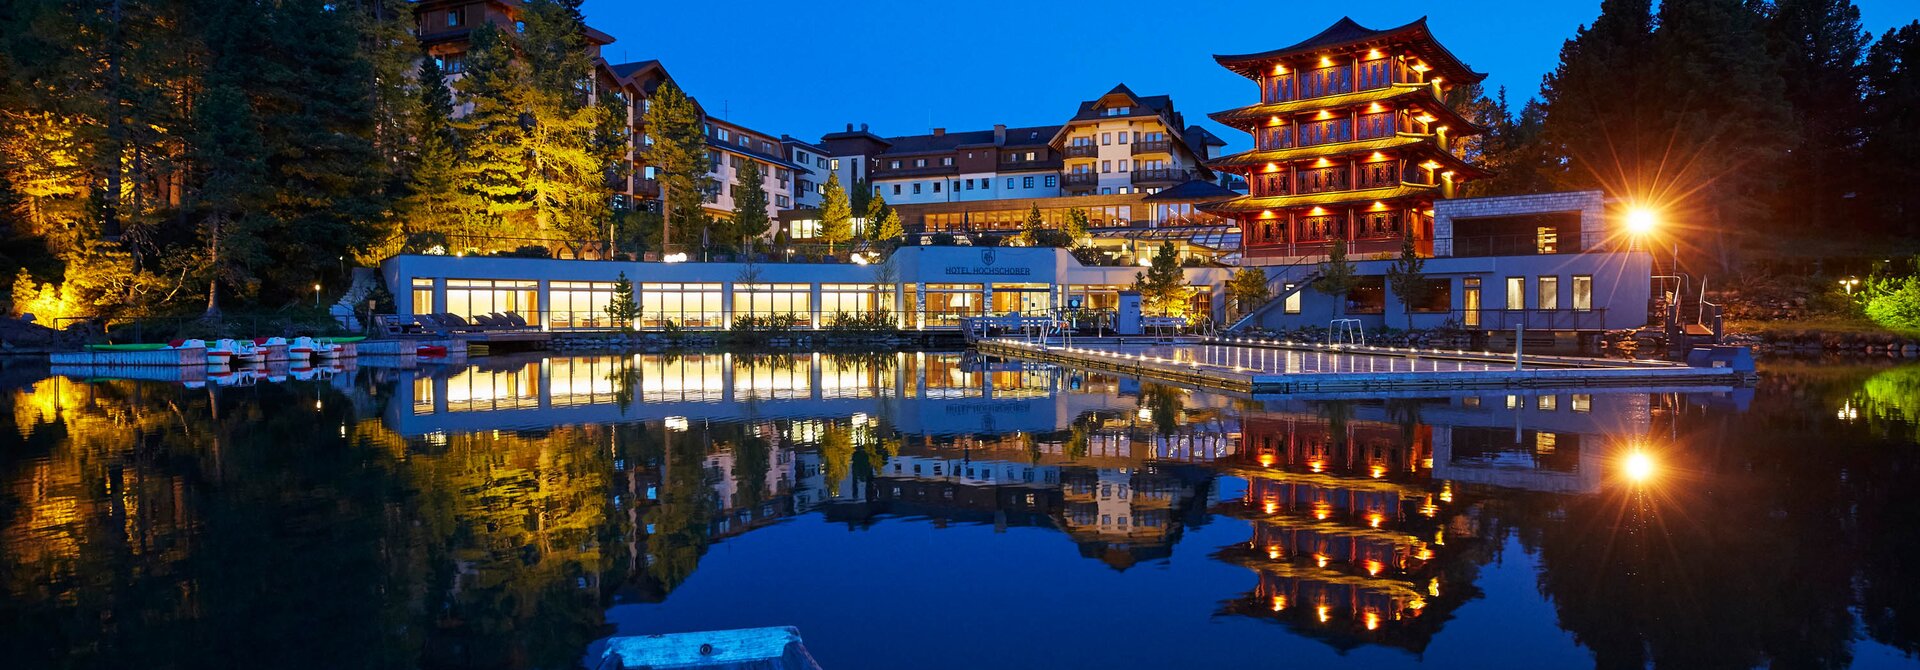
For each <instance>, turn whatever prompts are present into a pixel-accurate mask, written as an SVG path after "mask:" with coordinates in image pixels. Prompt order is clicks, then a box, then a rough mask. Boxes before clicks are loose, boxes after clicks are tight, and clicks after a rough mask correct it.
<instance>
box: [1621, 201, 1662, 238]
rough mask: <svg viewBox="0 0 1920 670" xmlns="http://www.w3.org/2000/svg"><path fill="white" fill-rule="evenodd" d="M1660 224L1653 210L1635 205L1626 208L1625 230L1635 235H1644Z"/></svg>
mask: <svg viewBox="0 0 1920 670" xmlns="http://www.w3.org/2000/svg"><path fill="white" fill-rule="evenodd" d="M1659 225H1660V217H1659V215H1658V214H1655V213H1654V211H1653V210H1651V209H1648V208H1646V207H1640V206H1635V207H1634V208H1632V209H1629V210H1627V232H1629V233H1632V234H1634V235H1635V236H1639V235H1646V234H1647V233H1651V232H1653V229H1654V228H1656V227H1658V226H1659Z"/></svg>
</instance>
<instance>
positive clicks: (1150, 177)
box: [1133, 168, 1193, 184]
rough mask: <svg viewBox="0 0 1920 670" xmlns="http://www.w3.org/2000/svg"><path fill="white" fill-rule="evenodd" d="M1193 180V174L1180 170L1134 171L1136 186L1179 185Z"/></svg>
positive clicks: (1154, 169) (1155, 169)
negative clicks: (1165, 183) (1168, 183)
mask: <svg viewBox="0 0 1920 670" xmlns="http://www.w3.org/2000/svg"><path fill="white" fill-rule="evenodd" d="M1191 178H1193V172H1191V171H1189V170H1181V169H1178V168H1153V169H1147V170H1134V171H1133V183H1135V184H1152V183H1164V182H1172V183H1178V182H1183V181H1186V180H1188V179H1191Z"/></svg>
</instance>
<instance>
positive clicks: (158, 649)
mask: <svg viewBox="0 0 1920 670" xmlns="http://www.w3.org/2000/svg"><path fill="white" fill-rule="evenodd" d="M325 393H326V392H325V391H323V390H321V389H315V388H308V387H291V388H274V389H263V390H259V391H254V390H245V391H241V390H232V391H219V392H210V391H206V390H199V391H187V390H181V389H175V388H170V387H167V386H163V385H144V384H135V383H125V382H113V383H102V384H75V383H71V382H67V381H65V380H59V379H53V380H46V381H43V382H40V383H39V384H38V385H36V386H35V387H34V388H32V389H30V390H26V391H22V392H19V393H12V394H8V395H9V397H6V398H3V399H0V403H5V404H8V405H11V407H10V408H9V409H10V410H11V411H10V413H11V414H12V415H13V416H14V417H15V419H16V425H17V427H18V428H19V429H20V430H21V431H22V433H21V434H23V435H25V436H27V439H26V441H25V445H24V446H26V447H28V448H30V449H32V450H33V451H32V453H31V454H30V455H29V454H18V453H14V454H12V456H10V457H14V456H21V457H24V458H21V459H19V460H10V461H7V462H5V463H4V471H3V474H4V481H5V483H6V484H5V497H6V500H5V501H4V502H0V509H5V510H11V511H10V512H7V513H5V518H4V519H3V520H0V524H3V525H0V544H4V545H5V546H6V547H7V550H6V551H5V552H4V553H0V588H4V589H5V591H4V595H3V596H0V620H5V621H7V622H8V625H7V627H6V629H5V631H4V632H0V654H4V657H5V658H6V659H7V661H8V663H9V664H14V665H22V666H24V667H178V666H179V665H180V661H181V659H193V660H192V661H191V663H189V664H191V665H204V666H208V667H219V666H224V667H239V666H258V667H268V666H272V667H370V666H390V665H404V664H408V663H410V662H412V661H413V660H414V659H416V658H417V657H418V653H419V650H420V644H421V635H422V632H423V631H426V630H430V629H431V627H430V626H426V625H424V623H425V622H424V621H423V620H422V619H423V618H424V616H425V615H426V612H427V610H426V608H425V607H423V606H422V603H420V602H419V601H418V600H416V599H414V598H412V597H410V596H412V595H414V594H418V593H420V592H421V590H422V587H423V586H424V585H425V584H427V583H429V582H430V580H429V579H428V566H427V565H425V564H424V563H423V562H421V561H419V560H417V559H418V558H419V556H418V554H416V553H414V552H411V551H410V550H408V548H407V545H408V544H409V543H411V539H410V537H409V536H408V535H407V533H406V531H405V529H406V526H405V525H400V524H396V523H393V522H399V521H401V520H402V519H406V518H407V517H409V516H410V515H408V514H406V513H405V512H403V511H399V510H394V509H393V508H392V507H391V505H392V503H393V502H394V494H395V492H396V491H400V490H403V489H404V488H405V481H404V477H403V476H402V475H403V473H402V472H401V471H400V469H399V468H398V467H396V464H395V463H392V462H391V461H389V460H388V459H386V457H385V454H383V453H382V452H380V451H378V450H372V449H356V448H351V446H352V445H351V443H350V440H349V439H348V438H344V437H334V436H333V435H329V434H327V431H331V430H333V427H334V426H336V425H347V424H348V423H349V421H350V418H349V417H347V416H346V415H345V410H347V409H349V407H350V405H349V403H347V402H345V401H344V400H340V399H339V398H338V397H337V396H334V397H332V398H331V399H329V400H326V401H324V402H323V403H322V406H323V407H324V409H315V402H316V400H321V399H323V398H327V397H328V396H327V395H325ZM336 401H337V402H336ZM266 404H271V405H273V406H274V409H275V411H264V410H263V406H264V405H266ZM216 406H217V407H218V411H216ZM216 417H217V418H216ZM316 426H318V427H321V428H323V430H322V431H321V432H319V433H318V434H316V431H315V428H316ZM8 451H9V452H11V451H12V450H11V449H9V450H8ZM390 512H398V513H397V514H393V517H390V516H389V514H390ZM288 649H300V650H302V652H301V653H299V654H288V653H287V650H288Z"/></svg>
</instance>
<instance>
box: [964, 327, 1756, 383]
mask: <svg viewBox="0 0 1920 670" xmlns="http://www.w3.org/2000/svg"><path fill="white" fill-rule="evenodd" d="M1229 344H1230V346H1247V345H1240V344H1231V343H1229ZM1263 346H1268V347H1271V348H1276V349H1287V350H1294V351H1307V352H1322V353H1340V354H1352V355H1365V356H1400V357H1411V358H1418V359H1426V360H1449V361H1462V362H1472V363H1477V364H1483V365H1505V366H1511V365H1512V364H1513V358H1512V356H1511V355H1507V356H1501V355H1497V354H1478V353H1470V352H1442V351H1413V350H1406V349H1401V350H1393V349H1388V348H1383V347H1352V346H1349V347H1339V346H1329V345H1322V346H1313V345H1286V344H1273V345H1263ZM976 347H977V348H978V350H979V351H980V352H981V353H984V354H989V355H993V356H1004V357H1009V358H1021V359H1027V360H1035V361H1046V362H1052V363H1060V364H1065V365H1071V366H1073V367H1078V368H1086V369H1090V370H1101V371H1106V372H1114V373H1118V374H1123V375H1128V376H1132V377H1141V378H1151V379H1158V380H1161V381H1167V382H1173V383H1176V384H1180V385H1184V386H1191V387H1194V388H1201V389H1211V390H1222V391H1233V392H1239V393H1246V394H1255V395H1264V394H1315V395H1323V394H1356V393H1362V394H1376V393H1396V394H1397V393H1401V392H1409V391H1411V392H1420V391H1468V390H1491V389H1548V388H1608V387H1613V388H1620V387H1646V386H1662V387H1693V386H1721V387H1729V386H1738V385H1742V384H1747V383H1751V381H1752V379H1753V377H1752V373H1751V372H1742V371H1737V370H1734V369H1732V368H1712V367H1689V366H1686V365H1681V364H1678V363H1667V362H1657V361H1624V360H1621V361H1613V360H1607V359H1595V358H1574V357H1566V356H1552V357H1547V356H1543V357H1539V358H1538V359H1536V358H1533V357H1528V358H1526V359H1525V364H1524V366H1523V367H1522V368H1521V369H1512V368H1510V367H1509V368H1505V369H1484V370H1437V371H1417V372H1412V371H1396V372H1313V373H1275V372H1255V371H1250V370H1246V369H1244V368H1235V367H1231V366H1223V365H1216V364H1203V363H1193V362H1185V361H1180V362H1176V361H1172V360H1168V359H1165V358H1153V357H1144V356H1140V355H1134V354H1127V353H1124V352H1119V351H1114V350H1111V349H1101V348H1089V347H1084V346H1081V345H1080V344H1079V343H1075V345H1074V346H1071V347H1068V346H1065V345H1058V344H1036V343H1029V342H1021V341H1018V340H982V341H980V342H978V343H976Z"/></svg>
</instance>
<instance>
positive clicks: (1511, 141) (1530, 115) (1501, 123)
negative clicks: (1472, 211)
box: [1466, 87, 1564, 196]
mask: <svg viewBox="0 0 1920 670" xmlns="http://www.w3.org/2000/svg"><path fill="white" fill-rule="evenodd" d="M1494 101H1495V102H1494V104H1495V106H1496V107H1497V109H1498V113H1497V114H1496V115H1495V116H1494V117H1493V123H1491V124H1490V125H1489V128H1488V131H1487V134H1486V138H1485V140H1484V141H1483V142H1482V144H1481V148H1482V153H1481V156H1480V158H1481V166H1482V167H1485V168H1487V169H1489V170H1492V171H1493V177H1491V178H1489V179H1480V180H1475V181H1471V182H1467V185H1466V192H1467V193H1468V194H1469V195H1473V196H1492V195H1514V194H1521V193H1545V192H1548V191H1552V190H1554V189H1555V188H1557V184H1559V183H1562V182H1563V181H1564V177H1563V175H1561V170H1562V168H1563V166H1562V164H1561V162H1560V160H1559V157H1558V155H1557V154H1556V153H1555V152H1554V150H1553V148H1552V147H1550V146H1548V144H1547V141H1546V138H1545V137H1544V136H1543V135H1542V133H1543V131H1544V129H1545V126H1546V120H1547V113H1546V108H1545V107H1544V106H1542V105H1541V104H1540V102H1539V101H1538V100H1528V101H1527V102H1526V104H1525V105H1523V106H1522V107H1521V109H1520V113H1519V114H1518V115H1514V114H1511V113H1509V108H1508V106H1507V90H1506V88H1504V87H1503V88H1501V89H1500V92H1499V93H1498V95H1497V96H1496V97H1495V99H1494Z"/></svg>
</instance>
